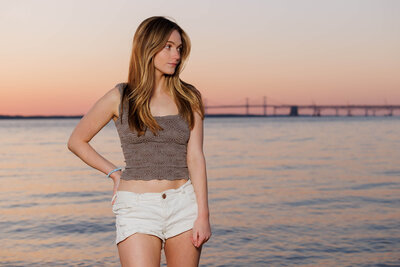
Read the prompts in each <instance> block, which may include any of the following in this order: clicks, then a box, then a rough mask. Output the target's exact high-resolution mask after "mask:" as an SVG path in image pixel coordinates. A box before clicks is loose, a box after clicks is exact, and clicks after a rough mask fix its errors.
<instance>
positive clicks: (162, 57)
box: [154, 30, 182, 75]
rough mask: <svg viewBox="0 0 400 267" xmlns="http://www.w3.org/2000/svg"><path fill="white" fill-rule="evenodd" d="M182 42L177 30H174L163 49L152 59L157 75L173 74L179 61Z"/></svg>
mask: <svg viewBox="0 0 400 267" xmlns="http://www.w3.org/2000/svg"><path fill="white" fill-rule="evenodd" d="M181 49H182V40H181V35H180V34H179V32H178V31H177V30H174V31H173V32H172V33H171V35H170V36H169V39H168V41H167V43H166V44H165V46H164V48H163V49H162V50H161V51H160V52H158V53H157V54H156V55H155V57H154V67H155V68H156V72H159V74H161V75H163V74H169V75H171V74H174V73H175V69H176V66H177V65H178V63H179V62H180V60H181Z"/></svg>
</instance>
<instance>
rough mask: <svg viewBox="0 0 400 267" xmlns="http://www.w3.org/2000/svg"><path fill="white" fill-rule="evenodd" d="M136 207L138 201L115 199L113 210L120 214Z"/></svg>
mask: <svg viewBox="0 0 400 267" xmlns="http://www.w3.org/2000/svg"><path fill="white" fill-rule="evenodd" d="M134 207H136V203H133V202H131V201H130V202H121V201H117V200H116V201H115V203H114V205H113V206H112V211H113V212H114V213H115V214H118V215H124V214H127V213H128V212H129V211H131V210H132V208H134Z"/></svg>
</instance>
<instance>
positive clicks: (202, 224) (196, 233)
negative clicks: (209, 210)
mask: <svg viewBox="0 0 400 267" xmlns="http://www.w3.org/2000/svg"><path fill="white" fill-rule="evenodd" d="M211 235H212V234H211V226H210V221H209V218H203V217H197V219H196V221H195V222H194V225H193V236H191V237H190V239H191V241H192V243H193V245H194V246H195V247H197V248H199V247H200V246H201V245H203V244H204V243H205V242H207V241H208V240H209V239H210V237H211Z"/></svg>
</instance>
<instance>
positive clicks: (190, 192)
mask: <svg viewBox="0 0 400 267" xmlns="http://www.w3.org/2000/svg"><path fill="white" fill-rule="evenodd" d="M186 194H188V195H189V198H190V200H192V201H196V202H197V199H196V193H195V192H194V188H193V186H191V187H189V188H188V189H187V192H186Z"/></svg>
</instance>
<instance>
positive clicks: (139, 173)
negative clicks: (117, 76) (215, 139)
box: [115, 83, 190, 180]
mask: <svg viewBox="0 0 400 267" xmlns="http://www.w3.org/2000/svg"><path fill="white" fill-rule="evenodd" d="M125 85H126V84H125V83H118V84H117V85H116V87H118V89H119V92H120V94H121V97H122V90H123V88H124V87H125ZM121 100H122V99H121ZM119 113H120V116H121V115H122V114H123V116H122V123H121V121H120V118H118V119H117V120H116V121H115V126H116V128H117V131H118V135H119V138H120V141H121V147H122V152H123V154H124V158H125V164H126V166H125V170H123V171H122V175H121V179H123V180H152V179H159V180H177V179H189V172H188V167H187V161H186V152H187V143H188V140H189V136H190V129H189V125H188V123H187V122H186V120H185V119H184V118H183V117H182V116H181V115H180V114H176V115H166V116H153V117H154V119H155V120H156V121H157V123H158V124H159V125H160V126H161V127H163V128H164V130H159V131H158V136H155V135H154V134H153V133H152V132H151V131H150V130H148V129H146V132H145V134H144V135H142V136H140V137H137V132H136V131H135V132H133V131H132V130H131V129H130V128H129V125H128V101H127V100H126V99H125V100H124V104H123V110H122V111H121V104H120V105H119Z"/></svg>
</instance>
